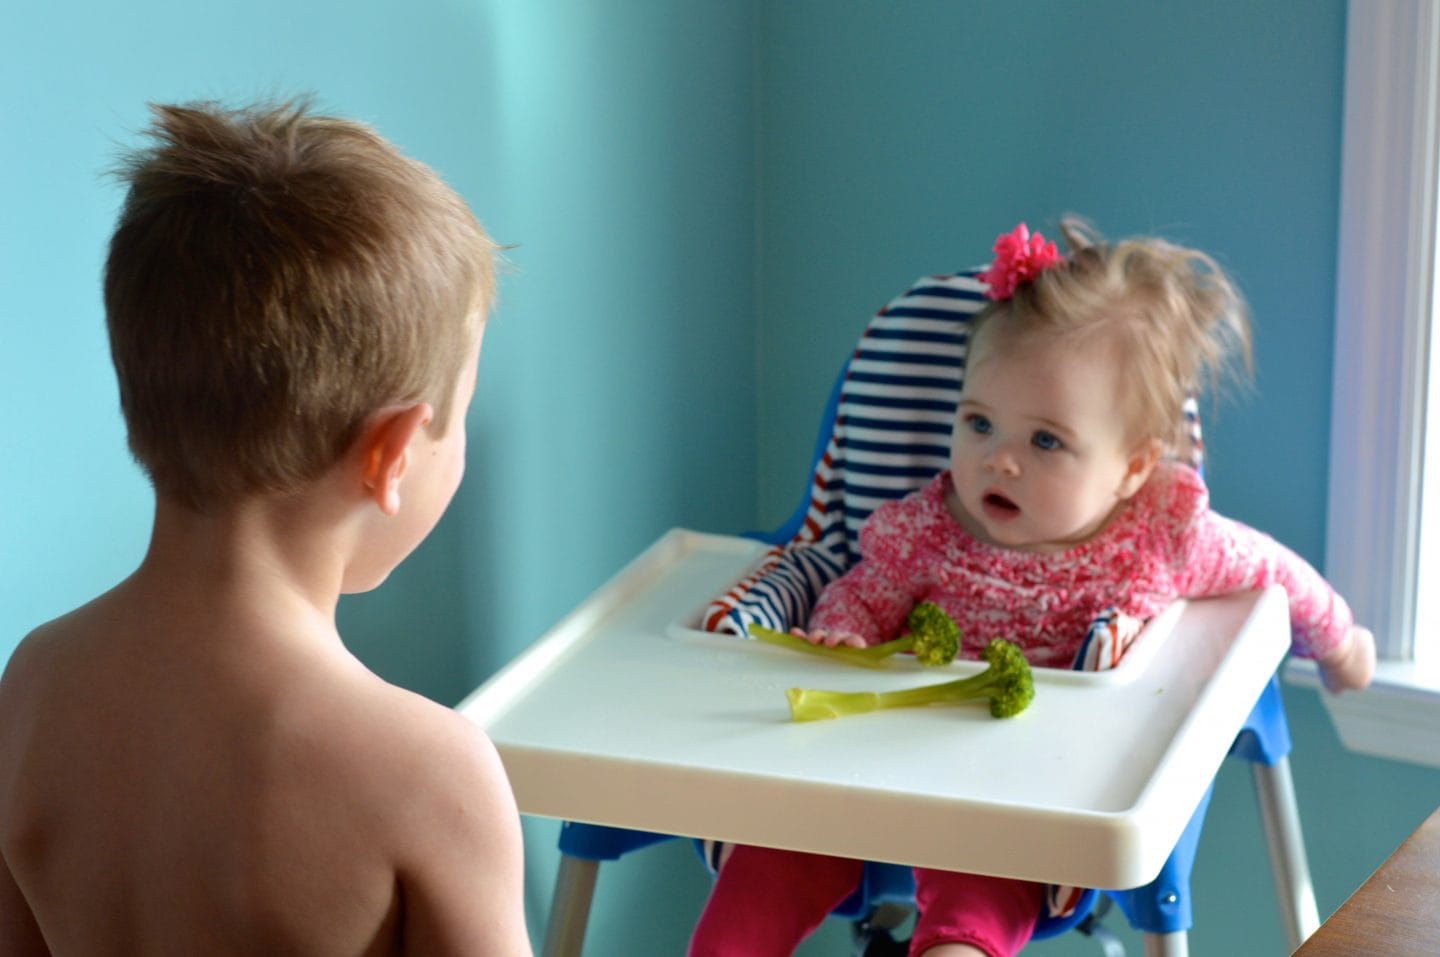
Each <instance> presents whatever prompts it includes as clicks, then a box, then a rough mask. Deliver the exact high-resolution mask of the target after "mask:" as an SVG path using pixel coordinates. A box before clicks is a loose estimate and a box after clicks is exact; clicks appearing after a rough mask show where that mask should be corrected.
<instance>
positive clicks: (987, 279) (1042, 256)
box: [979, 223, 1063, 300]
mask: <svg viewBox="0 0 1440 957" xmlns="http://www.w3.org/2000/svg"><path fill="white" fill-rule="evenodd" d="M1062 259H1063V257H1061V255H1060V251H1059V250H1057V249H1056V248H1055V244H1054V243H1051V242H1046V241H1045V237H1044V236H1042V235H1040V234H1039V233H1035V234H1033V235H1032V234H1031V232H1030V228H1029V227H1028V226H1026V225H1025V224H1024V223H1021V224H1020V225H1019V226H1016V227H1015V228H1014V229H1012V230H1011V231H1010V232H1008V233H1001V234H1000V237H999V238H998V239H996V240H995V258H994V259H993V260H992V261H991V262H990V268H989V269H987V270H985V271H984V272H982V273H981V274H980V276H979V279H980V281H981V282H983V283H986V284H987V285H989V287H990V289H989V290H988V291H987V292H986V293H985V294H986V295H987V296H989V297H990V298H991V299H996V300H999V299H1009V298H1010V297H1011V296H1013V295H1015V287H1016V286H1018V285H1020V284H1021V283H1022V282H1032V281H1034V279H1035V277H1036V276H1038V275H1040V274H1041V273H1042V272H1044V271H1045V270H1047V269H1049V268H1050V267H1052V266H1055V265H1058V264H1059V263H1060V262H1061V261H1062Z"/></svg>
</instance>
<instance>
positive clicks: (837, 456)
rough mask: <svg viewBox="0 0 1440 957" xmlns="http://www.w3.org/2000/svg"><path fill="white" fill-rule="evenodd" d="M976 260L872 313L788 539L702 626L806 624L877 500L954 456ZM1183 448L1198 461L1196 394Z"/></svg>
mask: <svg viewBox="0 0 1440 957" xmlns="http://www.w3.org/2000/svg"><path fill="white" fill-rule="evenodd" d="M982 271H983V267H980V268H977V269H973V270H969V271H966V272H960V273H953V274H950V275H943V276H927V277H924V278H922V279H920V280H919V281H917V282H916V283H915V284H914V285H912V286H911V287H910V288H909V289H907V290H906V291H905V292H904V293H902V294H901V295H900V296H898V297H896V298H895V299H894V300H892V301H891V302H890V303H889V304H888V305H886V306H885V308H883V309H881V310H880V311H879V312H878V313H876V314H875V317H874V318H873V319H871V320H870V324H869V325H868V326H867V327H866V329H865V331H864V333H863V334H862V335H861V337H860V342H859V345H858V346H857V347H856V350H855V353H854V354H853V355H852V356H851V359H850V362H849V364H848V365H847V367H846V369H845V373H844V376H843V380H842V383H841V386H840V394H839V397H838V401H837V404H836V407H835V418H834V422H833V426H832V431H831V434H830V440H829V442H828V444H827V445H826V447H825V451H824V453H823V454H822V455H821V456H820V459H819V461H818V462H817V463H816V468H815V474H814V477H813V478H812V480H811V484H810V497H809V504H808V507H807V510H806V512H805V515H804V519H803V521H801V523H800V525H799V528H798V530H797V531H796V533H795V535H794V537H792V538H791V539H790V540H789V541H788V542H784V543H781V544H778V545H775V546H773V547H772V548H771V550H770V551H769V552H768V553H767V555H766V556H765V558H764V560H763V561H762V562H761V563H760V565H759V567H758V568H757V569H756V570H755V571H754V572H753V573H752V574H751V575H749V576H748V577H747V578H745V579H744V580H742V581H740V582H738V583H737V584H736V585H735V586H734V587H733V588H732V589H731V590H730V591H729V592H727V593H726V594H725V595H723V596H721V597H720V598H718V599H716V600H715V601H714V602H712V603H711V604H710V606H709V607H708V608H707V609H706V612H705V616H704V625H705V628H706V630H709V631H719V632H730V633H733V634H737V635H747V634H748V627H749V626H750V625H751V624H759V625H763V626H765V627H767V628H774V629H777V630H780V631H784V630H788V629H789V628H791V627H793V626H802V627H803V625H804V624H805V622H806V621H808V620H809V617H810V609H811V608H812V607H813V606H814V604H815V601H816V599H817V598H818V597H819V595H820V592H821V590H822V589H824V587H825V586H826V585H827V584H829V583H830V582H831V581H833V580H835V579H836V578H838V577H839V576H840V575H841V574H842V573H843V572H844V571H845V570H846V569H847V568H849V567H850V565H851V564H853V563H854V561H855V560H856V559H857V558H858V557H859V554H860V551H859V544H858V543H859V535H860V526H861V525H863V524H864V523H865V519H866V518H868V517H869V516H870V513H871V512H873V511H874V510H875V509H876V508H878V507H879V506H880V505H882V504H883V503H885V502H887V501H890V500H892V499H898V498H903V497H904V496H905V495H907V494H909V493H910V492H912V491H914V490H916V489H918V488H921V487H923V486H924V485H925V484H926V483H928V482H929V481H930V479H931V478H933V477H934V476H935V475H936V474H937V473H939V472H940V471H941V470H943V469H945V468H946V467H948V465H949V461H950V430H951V427H952V425H953V422H954V418H955V407H956V404H957V403H958V401H959V395H960V386H961V383H962V381H963V379H964V372H965V355H966V350H967V348H968V346H969V341H970V321H971V320H972V319H973V318H974V316H975V314H976V313H978V312H979V311H980V310H981V308H983V307H984V305H985V303H986V302H987V299H986V298H985V290H986V286H985V284H984V283H982V282H981V281H980V280H979V279H978V278H977V277H978V275H979V273H980V272H982ZM1185 417H1186V422H1187V425H1188V431H1189V437H1190V440H1191V447H1190V450H1189V452H1190V455H1189V456H1188V457H1189V459H1190V460H1191V462H1192V464H1194V465H1195V466H1196V468H1199V467H1200V463H1201V456H1202V449H1203V446H1202V443H1201V439H1200V424H1199V417H1198V415H1197V414H1196V410H1195V405H1194V402H1193V401H1192V402H1190V403H1188V404H1187V406H1186V412H1185Z"/></svg>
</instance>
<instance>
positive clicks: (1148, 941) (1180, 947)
mask: <svg viewBox="0 0 1440 957" xmlns="http://www.w3.org/2000/svg"><path fill="white" fill-rule="evenodd" d="M1189 954H1190V938H1189V937H1188V936H1186V933H1185V931H1183V930H1177V931H1175V932H1174V933H1170V934H1146V935H1145V957H1189Z"/></svg>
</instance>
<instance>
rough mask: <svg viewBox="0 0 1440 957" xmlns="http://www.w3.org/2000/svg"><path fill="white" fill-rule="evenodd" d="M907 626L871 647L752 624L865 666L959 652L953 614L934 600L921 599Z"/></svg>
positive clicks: (929, 663) (765, 635)
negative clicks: (829, 643) (833, 643)
mask: <svg viewBox="0 0 1440 957" xmlns="http://www.w3.org/2000/svg"><path fill="white" fill-rule="evenodd" d="M905 627H906V628H907V629H908V634H905V635H902V636H900V637H899V638H896V639H894V640H892V641H887V642H883V643H882V644H878V645H871V646H870V647H869V648H851V647H848V646H846V645H840V646H837V647H834V648H829V647H826V646H825V645H812V644H811V643H810V642H808V641H806V640H805V639H804V638H797V637H796V636H795V635H788V634H786V633H785V632H783V631H774V630H773V629H770V628H764V627H762V626H760V625H751V626H750V634H751V635H753V636H754V637H755V638H758V639H759V640H761V641H764V642H766V643H768V644H772V645H778V646H779V647H781V648H789V649H790V650H792V651H803V652H805V653H807V654H812V655H821V656H823V657H826V658H833V659H835V660H836V661H843V662H845V663H847V664H852V665H859V666H860V667H862V668H883V667H885V663H886V660H887V659H888V658H890V657H891V656H893V655H897V654H900V653H902V652H906V651H913V652H914V653H915V660H916V661H918V662H920V664H922V665H925V666H926V667H935V666H938V665H948V664H949V663H950V662H952V661H954V660H955V656H956V655H957V654H959V652H960V629H959V628H958V627H957V626H956V625H955V622H954V621H952V620H951V618H950V616H949V615H947V614H945V611H944V609H942V608H941V607H940V606H939V605H937V604H935V603H934V602H928V601H922V602H921V603H920V604H918V605H916V606H915V607H914V608H913V609H911V610H910V614H909V615H908V616H907V617H906V619H905Z"/></svg>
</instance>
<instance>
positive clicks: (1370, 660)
mask: <svg viewBox="0 0 1440 957" xmlns="http://www.w3.org/2000/svg"><path fill="white" fill-rule="evenodd" d="M1192 533H1193V534H1191V536H1190V537H1189V539H1188V540H1187V542H1186V548H1185V549H1184V552H1183V554H1184V558H1183V560H1182V561H1183V565H1182V569H1181V575H1182V579H1183V580H1182V582H1181V589H1182V593H1183V594H1184V595H1186V596H1187V597H1199V596H1202V595H1220V594H1226V593H1228V592H1234V591H1241V590H1244V589H1250V588H1260V587H1263V586H1265V585H1280V586H1282V587H1283V588H1284V589H1285V592H1286V594H1287V595H1288V597H1289V600H1290V629H1291V635H1292V642H1293V644H1292V651H1293V652H1294V653H1295V654H1297V655H1299V656H1301V657H1304V658H1313V659H1315V661H1316V663H1317V664H1318V665H1319V667H1320V673H1321V677H1322V678H1323V679H1324V682H1325V686H1326V688H1328V689H1329V690H1330V691H1332V692H1340V691H1345V690H1353V689H1358V688H1363V687H1365V686H1366V685H1368V684H1369V683H1370V679H1371V678H1372V677H1373V675H1374V671H1375V639H1374V636H1372V635H1371V634H1370V632H1369V631H1368V630H1367V629H1365V628H1363V627H1360V626H1358V625H1356V624H1355V622H1354V618H1353V616H1352V615H1351V612H1350V606H1349V605H1347V604H1346V603H1345V599H1343V598H1341V597H1340V595H1338V594H1337V593H1336V592H1335V590H1334V589H1333V588H1331V587H1330V585H1329V583H1328V582H1326V581H1325V579H1324V578H1323V577H1322V576H1321V575H1320V573H1319V572H1318V571H1316V570H1315V568H1314V567H1312V566H1311V565H1310V563H1308V562H1306V561H1305V560H1304V559H1303V558H1301V557H1300V556H1299V555H1297V554H1295V553H1294V552H1293V551H1291V550H1290V549H1288V548H1286V547H1285V546H1284V545H1281V544H1280V543H1279V542H1277V541H1275V540H1274V539H1273V538H1271V537H1270V536H1269V535H1266V534H1265V533H1263V532H1259V531H1256V530H1255V529H1253V528H1250V527H1248V526H1246V525H1243V524H1241V523H1240V522H1236V521H1234V520H1232V519H1228V518H1225V517H1224V516H1221V515H1217V514H1215V513H1214V512H1206V513H1204V514H1203V515H1202V516H1201V517H1200V519H1199V520H1198V521H1197V522H1196V523H1195V525H1194V527H1193V529H1192Z"/></svg>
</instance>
